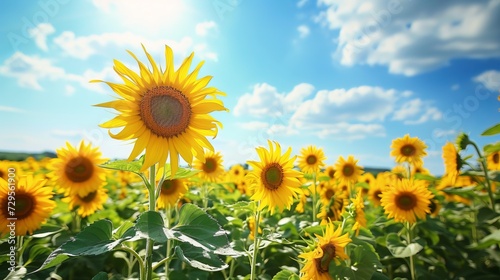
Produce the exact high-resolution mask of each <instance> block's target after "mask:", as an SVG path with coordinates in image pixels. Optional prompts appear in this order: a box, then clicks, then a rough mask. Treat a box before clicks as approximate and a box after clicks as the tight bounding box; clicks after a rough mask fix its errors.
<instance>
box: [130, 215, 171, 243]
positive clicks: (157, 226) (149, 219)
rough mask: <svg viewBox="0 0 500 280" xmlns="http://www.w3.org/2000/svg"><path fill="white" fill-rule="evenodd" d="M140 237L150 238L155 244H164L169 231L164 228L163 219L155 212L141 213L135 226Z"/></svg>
mask: <svg viewBox="0 0 500 280" xmlns="http://www.w3.org/2000/svg"><path fill="white" fill-rule="evenodd" d="M135 228H136V229H137V231H138V233H139V235H140V236H142V237H144V238H148V237H149V238H151V239H153V240H154V241H155V242H158V243H165V242H167V240H168V237H167V234H168V233H169V230H168V229H167V228H165V227H164V222H163V217H162V216H161V215H160V213H158V212H156V211H147V212H144V213H142V214H141V215H140V216H139V219H137V224H136V225H135Z"/></svg>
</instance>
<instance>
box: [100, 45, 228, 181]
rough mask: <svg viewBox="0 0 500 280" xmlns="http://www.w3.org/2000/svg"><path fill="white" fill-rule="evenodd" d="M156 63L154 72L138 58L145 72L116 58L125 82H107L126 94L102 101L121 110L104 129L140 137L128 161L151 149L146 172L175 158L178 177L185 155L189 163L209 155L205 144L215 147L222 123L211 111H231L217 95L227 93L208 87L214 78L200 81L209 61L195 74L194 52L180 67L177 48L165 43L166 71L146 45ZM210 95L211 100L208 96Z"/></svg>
mask: <svg viewBox="0 0 500 280" xmlns="http://www.w3.org/2000/svg"><path fill="white" fill-rule="evenodd" d="M144 52H145V53H146V56H147V58H148V60H149V63H151V67H152V69H153V70H152V71H150V70H149V69H148V68H147V67H146V65H144V64H143V63H142V62H141V61H139V60H138V59H137V57H136V56H135V55H134V54H133V53H132V52H129V54H130V55H131V56H132V57H133V58H134V59H135V60H136V61H137V63H138V65H139V69H140V73H139V74H138V73H136V72H134V71H132V70H130V69H129V68H127V67H126V66H125V65H124V64H123V63H121V62H120V61H118V60H115V61H114V62H115V65H114V70H115V72H116V73H117V74H118V75H119V76H120V78H122V79H123V81H124V83H123V84H115V83H111V82H105V81H97V82H105V83H106V84H108V85H109V86H110V87H111V89H112V90H113V91H114V92H116V93H117V94H118V95H119V96H120V97H121V98H118V100H115V101H110V102H106V103H102V104H98V105H97V106H100V107H107V108H113V109H115V110H117V111H118V112H119V113H120V114H119V115H118V116H116V117H115V118H113V119H112V120H110V121H107V122H105V123H103V124H101V127H103V128H108V129H111V128H117V127H123V129H122V130H121V131H120V132H119V133H117V134H113V133H111V132H109V134H110V136H111V137H113V138H115V139H119V140H130V139H136V141H135V145H134V148H133V150H132V153H131V154H130V156H129V158H128V160H133V159H134V158H136V157H137V156H138V155H139V154H141V153H142V151H144V150H146V152H145V154H146V157H145V159H144V164H143V166H142V170H145V169H147V168H148V167H150V166H152V165H153V164H156V163H159V167H160V168H161V167H163V166H164V165H165V162H166V161H167V158H168V157H170V164H171V165H170V166H171V169H172V175H175V173H176V171H177V168H178V165H179V164H178V161H179V154H180V155H181V156H182V158H183V159H184V160H185V161H186V162H187V163H188V164H191V163H192V161H193V154H194V155H195V156H196V157H197V158H200V159H201V158H202V157H203V147H206V148H208V149H210V150H212V151H213V150H214V148H213V146H212V144H210V142H209V141H208V140H207V138H206V137H207V136H212V137H215V136H217V132H218V127H222V124H221V123H220V122H219V121H217V120H215V119H214V118H213V117H212V116H210V115H209V113H211V112H213V111H227V109H226V108H225V107H224V104H223V103H222V101H221V100H219V99H217V95H225V94H224V93H223V92H220V91H219V90H218V89H216V88H214V87H207V85H208V83H209V81H210V79H211V78H212V77H211V76H206V77H203V78H200V79H198V78H197V76H198V72H199V71H200V68H201V66H202V65H203V62H200V63H199V64H198V65H197V66H196V68H195V69H194V70H193V72H191V73H188V72H189V68H190V66H191V62H192V61H193V56H194V53H191V55H190V56H189V57H187V58H186V59H185V60H184V62H183V63H182V65H181V66H180V67H179V68H178V69H177V71H175V70H174V55H173V52H172V49H171V48H170V47H168V46H165V56H166V66H165V70H164V71H162V70H161V68H159V67H158V65H157V64H156V62H155V61H154V60H153V58H152V57H151V55H150V54H149V53H148V52H147V51H146V49H145V48H144ZM208 96H210V98H207V97H208Z"/></svg>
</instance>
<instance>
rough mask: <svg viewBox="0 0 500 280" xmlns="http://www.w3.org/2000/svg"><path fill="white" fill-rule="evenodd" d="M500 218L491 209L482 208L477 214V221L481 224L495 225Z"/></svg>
mask: <svg viewBox="0 0 500 280" xmlns="http://www.w3.org/2000/svg"><path fill="white" fill-rule="evenodd" d="M499 218H500V215H498V214H497V213H496V212H495V211H493V210H491V208H489V207H482V208H480V209H479V211H478V213H477V220H478V222H479V223H490V224H491V223H493V222H495V221H497V220H498V219H499Z"/></svg>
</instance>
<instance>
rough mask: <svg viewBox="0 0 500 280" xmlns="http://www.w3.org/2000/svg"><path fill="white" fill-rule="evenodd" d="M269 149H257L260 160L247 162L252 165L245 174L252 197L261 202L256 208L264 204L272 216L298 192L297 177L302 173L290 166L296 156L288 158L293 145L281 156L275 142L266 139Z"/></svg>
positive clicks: (279, 147) (284, 206)
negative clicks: (276, 209) (250, 169)
mask: <svg viewBox="0 0 500 280" xmlns="http://www.w3.org/2000/svg"><path fill="white" fill-rule="evenodd" d="M268 145H269V150H266V148H264V147H258V148H256V151H257V154H258V155H259V158H260V162H256V161H248V164H249V165H250V166H251V167H252V168H253V170H252V171H251V172H249V173H248V174H247V177H248V179H249V180H250V182H251V186H250V187H251V189H252V190H253V191H254V194H253V195H252V197H251V199H253V200H255V201H259V202H260V206H259V210H262V209H263V208H265V207H266V206H267V207H268V209H269V211H270V212H271V215H272V214H273V213H274V211H275V208H276V207H277V208H278V209H279V211H280V212H282V211H283V209H284V208H287V209H290V205H291V204H292V203H293V199H294V198H297V195H299V194H300V193H301V190H300V185H301V183H300V181H299V179H298V178H299V177H301V176H302V174H301V173H300V172H299V171H297V170H294V169H293V163H294V162H295V159H296V156H293V157H290V154H291V152H292V148H288V150H287V151H286V152H285V153H284V154H283V155H282V154H281V146H280V144H279V143H278V142H274V145H275V146H276V148H275V147H274V145H273V142H271V141H269V140H268Z"/></svg>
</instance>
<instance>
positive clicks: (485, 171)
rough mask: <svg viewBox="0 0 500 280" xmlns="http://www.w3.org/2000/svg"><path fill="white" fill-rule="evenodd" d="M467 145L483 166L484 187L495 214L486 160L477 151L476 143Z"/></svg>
mask: <svg viewBox="0 0 500 280" xmlns="http://www.w3.org/2000/svg"><path fill="white" fill-rule="evenodd" d="M469 143H470V144H471V145H472V146H473V147H474V149H475V150H476V153H477V156H478V157H479V161H480V162H481V165H482V166H483V172H484V178H485V179H486V186H487V190H488V196H489V197H490V204H491V205H490V206H491V210H493V212H496V211H495V199H494V197H493V192H492V190H491V182H490V178H489V177H488V168H487V167H486V159H485V158H484V157H483V155H481V151H480V150H479V147H478V146H477V145H476V143H474V142H472V141H471V142H469Z"/></svg>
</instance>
